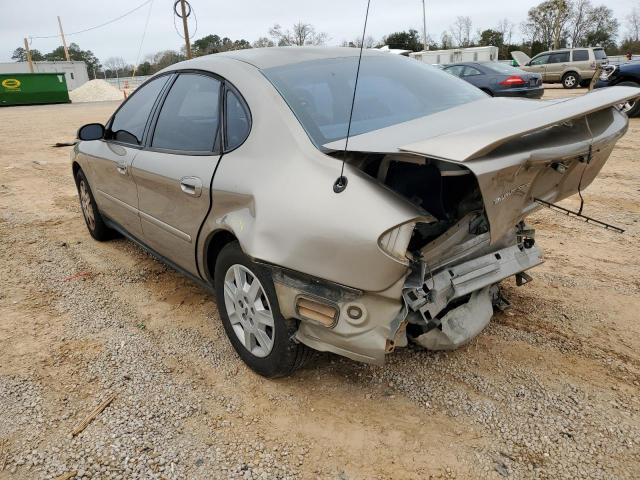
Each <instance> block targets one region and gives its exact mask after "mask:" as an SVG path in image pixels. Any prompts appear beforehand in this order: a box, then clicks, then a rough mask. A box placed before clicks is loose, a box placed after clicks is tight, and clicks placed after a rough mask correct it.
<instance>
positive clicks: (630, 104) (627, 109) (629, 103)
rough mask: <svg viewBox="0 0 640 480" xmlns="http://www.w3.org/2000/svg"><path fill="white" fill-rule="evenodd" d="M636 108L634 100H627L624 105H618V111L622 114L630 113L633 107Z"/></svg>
mask: <svg viewBox="0 0 640 480" xmlns="http://www.w3.org/2000/svg"><path fill="white" fill-rule="evenodd" d="M635 106H636V102H635V100H628V101H626V102H624V103H621V104H620V105H618V110H620V111H621V112H623V113H628V112H630V111H631V110H632V109H633V107H635Z"/></svg>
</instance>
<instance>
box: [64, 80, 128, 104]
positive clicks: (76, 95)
mask: <svg viewBox="0 0 640 480" xmlns="http://www.w3.org/2000/svg"><path fill="white" fill-rule="evenodd" d="M69 98H70V99H71V101H72V102H73V103H84V102H108V101H113V100H122V99H124V95H123V94H122V92H121V91H120V90H118V89H117V88H115V87H113V86H112V85H110V84H109V83H107V82H105V81H104V80H99V79H96V80H90V81H88V82H87V83H85V84H84V85H82V86H80V87H78V88H76V89H75V90H72V91H70V92H69Z"/></svg>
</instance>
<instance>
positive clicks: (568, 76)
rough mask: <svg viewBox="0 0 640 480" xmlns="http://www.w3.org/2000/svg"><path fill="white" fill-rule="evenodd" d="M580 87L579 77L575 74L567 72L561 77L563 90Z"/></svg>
mask: <svg viewBox="0 0 640 480" xmlns="http://www.w3.org/2000/svg"><path fill="white" fill-rule="evenodd" d="M578 85H580V76H579V75H578V74H577V73H575V72H567V73H565V74H564V75H563V76H562V86H563V87H564V88H576V87H577V86H578Z"/></svg>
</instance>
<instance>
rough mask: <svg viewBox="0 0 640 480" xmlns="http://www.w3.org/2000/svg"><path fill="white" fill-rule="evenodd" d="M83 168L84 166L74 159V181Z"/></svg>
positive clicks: (72, 165) (72, 166)
mask: <svg viewBox="0 0 640 480" xmlns="http://www.w3.org/2000/svg"><path fill="white" fill-rule="evenodd" d="M80 170H82V167H81V166H80V164H79V163H78V162H77V161H75V160H74V161H73V163H72V164H71V171H72V172H73V181H74V182H75V181H76V176H77V175H78V172H79V171H80Z"/></svg>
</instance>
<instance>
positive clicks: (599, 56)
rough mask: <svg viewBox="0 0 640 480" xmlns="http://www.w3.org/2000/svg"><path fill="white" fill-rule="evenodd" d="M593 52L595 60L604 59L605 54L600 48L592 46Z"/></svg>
mask: <svg viewBox="0 0 640 480" xmlns="http://www.w3.org/2000/svg"><path fill="white" fill-rule="evenodd" d="M593 54H594V55H595V56H596V60H604V59H605V58H607V54H606V53H605V52H604V50H603V49H602V48H594V49H593Z"/></svg>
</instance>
